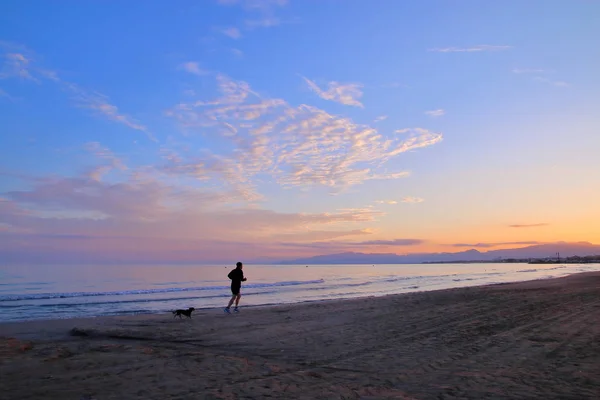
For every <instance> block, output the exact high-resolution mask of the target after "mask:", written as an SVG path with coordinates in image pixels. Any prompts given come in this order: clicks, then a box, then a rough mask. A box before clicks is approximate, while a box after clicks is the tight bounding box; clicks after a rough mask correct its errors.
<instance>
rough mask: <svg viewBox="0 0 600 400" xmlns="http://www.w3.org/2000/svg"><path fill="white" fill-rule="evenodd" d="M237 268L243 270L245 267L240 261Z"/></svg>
mask: <svg viewBox="0 0 600 400" xmlns="http://www.w3.org/2000/svg"><path fill="white" fill-rule="evenodd" d="M235 266H236V267H237V269H242V267H243V266H244V265H243V264H242V263H241V261H238V262H237V263H236V264H235Z"/></svg>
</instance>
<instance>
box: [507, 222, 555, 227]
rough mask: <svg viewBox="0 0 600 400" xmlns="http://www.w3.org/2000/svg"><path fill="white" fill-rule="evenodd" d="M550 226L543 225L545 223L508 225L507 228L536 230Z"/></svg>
mask: <svg viewBox="0 0 600 400" xmlns="http://www.w3.org/2000/svg"><path fill="white" fill-rule="evenodd" d="M548 225H550V224H548V223H545V222H541V223H537V224H513V225H508V227H509V228H538V227H541V226H548Z"/></svg>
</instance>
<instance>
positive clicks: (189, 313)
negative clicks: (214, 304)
mask: <svg viewBox="0 0 600 400" xmlns="http://www.w3.org/2000/svg"><path fill="white" fill-rule="evenodd" d="M194 310H195V308H194V307H190V308H188V309H187V310H175V311H173V318H175V317H177V316H179V319H181V316H182V315H185V316H186V317H188V318H190V319H191V318H192V312H193V311H194Z"/></svg>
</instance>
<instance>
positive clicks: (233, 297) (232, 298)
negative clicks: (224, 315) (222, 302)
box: [225, 294, 237, 311]
mask: <svg viewBox="0 0 600 400" xmlns="http://www.w3.org/2000/svg"><path fill="white" fill-rule="evenodd" d="M236 296H237V295H235V294H234V295H232V296H231V299H229V304H227V307H226V308H225V311H229V308H231V305H232V304H233V301H234V300H235V299H236Z"/></svg>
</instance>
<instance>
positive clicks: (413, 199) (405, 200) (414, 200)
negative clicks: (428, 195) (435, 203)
mask: <svg viewBox="0 0 600 400" xmlns="http://www.w3.org/2000/svg"><path fill="white" fill-rule="evenodd" d="M424 201H425V199H422V198H420V197H410V196H409V197H403V198H402V202H403V203H408V204H418V203H422V202H424Z"/></svg>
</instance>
